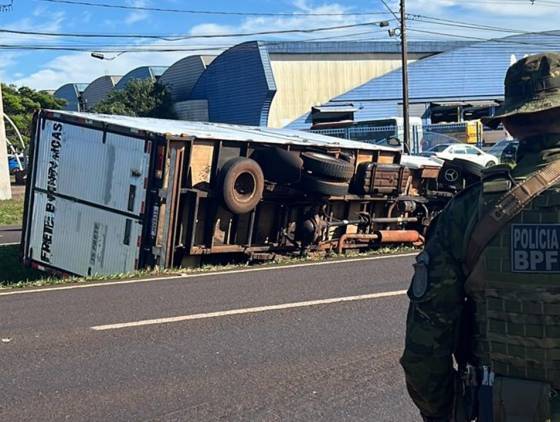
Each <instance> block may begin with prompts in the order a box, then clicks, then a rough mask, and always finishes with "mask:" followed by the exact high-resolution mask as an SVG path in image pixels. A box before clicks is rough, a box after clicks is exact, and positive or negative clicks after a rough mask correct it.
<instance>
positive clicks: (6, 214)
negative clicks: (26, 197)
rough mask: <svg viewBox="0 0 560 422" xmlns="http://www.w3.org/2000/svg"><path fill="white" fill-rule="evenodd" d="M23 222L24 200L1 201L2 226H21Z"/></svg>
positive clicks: (0, 224)
mask: <svg viewBox="0 0 560 422" xmlns="http://www.w3.org/2000/svg"><path fill="white" fill-rule="evenodd" d="M22 220H23V198H14V199H10V200H9V201H0V226H12V225H16V224H21V223H22Z"/></svg>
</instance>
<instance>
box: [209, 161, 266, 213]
mask: <svg viewBox="0 0 560 422" xmlns="http://www.w3.org/2000/svg"><path fill="white" fill-rule="evenodd" d="M220 189H221V192H222V198H223V200H224V204H225V206H226V207H227V208H228V209H229V210H230V211H231V212H232V213H234V214H238V215H240V214H247V213H248V212H251V211H253V210H254V209H255V208H256V206H257V205H258V203H259V202H260V201H261V199H262V195H263V191H264V175H263V172H262V169H261V166H259V164H258V163H257V162H256V161H254V160H251V159H250V158H243V157H238V158H234V159H232V160H229V161H228V162H227V163H225V164H224V166H223V167H222V170H221V171H220Z"/></svg>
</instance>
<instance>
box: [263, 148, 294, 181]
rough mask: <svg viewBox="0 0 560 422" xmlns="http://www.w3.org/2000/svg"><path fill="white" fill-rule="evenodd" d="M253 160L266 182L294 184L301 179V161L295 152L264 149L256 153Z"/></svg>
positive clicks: (280, 149)
mask: <svg viewBox="0 0 560 422" xmlns="http://www.w3.org/2000/svg"><path fill="white" fill-rule="evenodd" d="M253 158H254V160H255V161H256V162H258V163H259V164H260V166H261V168H262V169H263V173H264V178H265V179H266V180H268V181H271V182H276V183H295V182H298V181H299V179H300V177H301V170H302V168H303V160H302V158H301V157H300V155H299V154H298V153H297V152H291V151H286V150H284V149H282V148H266V149H262V150H259V151H256V152H255V154H254V156H253Z"/></svg>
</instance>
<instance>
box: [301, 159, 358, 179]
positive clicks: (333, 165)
mask: <svg viewBox="0 0 560 422" xmlns="http://www.w3.org/2000/svg"><path fill="white" fill-rule="evenodd" d="M301 156H302V158H303V167H304V169H305V170H308V171H310V172H311V173H313V175H315V176H319V177H325V178H327V179H333V180H340V181H344V182H348V181H350V179H352V176H353V175H354V165H353V164H352V163H349V162H348V161H345V160H341V159H339V158H336V157H333V156H332V155H327V154H321V153H319V152H304V153H303V154H301Z"/></svg>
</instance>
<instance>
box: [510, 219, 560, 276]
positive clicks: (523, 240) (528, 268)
mask: <svg viewBox="0 0 560 422" xmlns="http://www.w3.org/2000/svg"><path fill="white" fill-rule="evenodd" d="M559 242H560V224H513V225H512V226H511V267H512V268H511V270H512V272H514V273H560V243H559Z"/></svg>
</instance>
